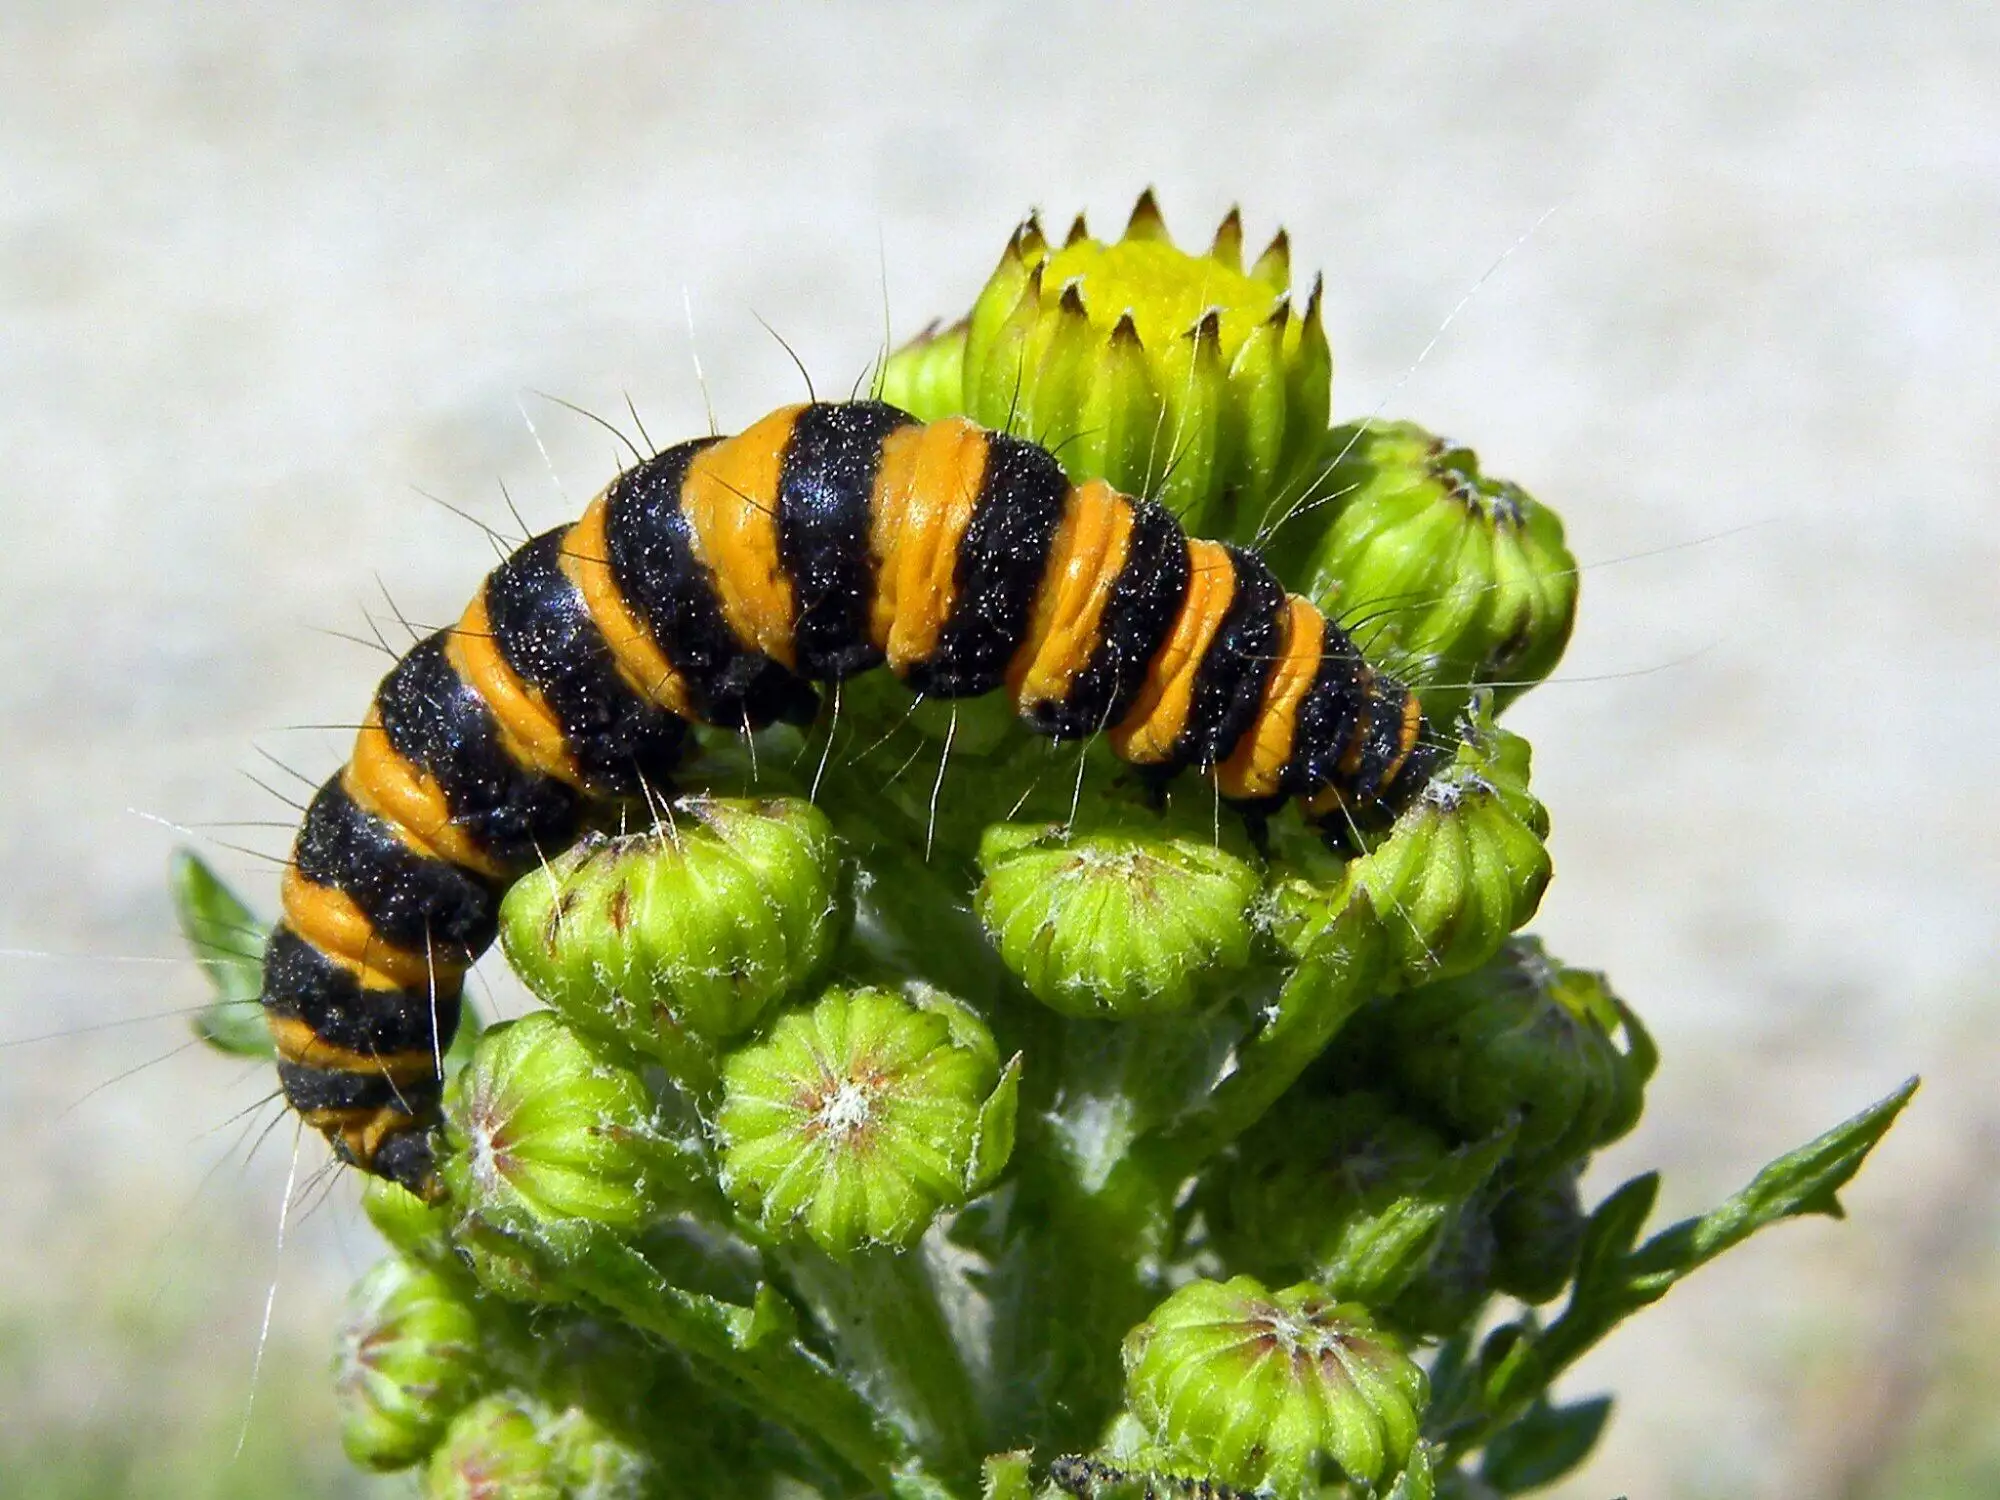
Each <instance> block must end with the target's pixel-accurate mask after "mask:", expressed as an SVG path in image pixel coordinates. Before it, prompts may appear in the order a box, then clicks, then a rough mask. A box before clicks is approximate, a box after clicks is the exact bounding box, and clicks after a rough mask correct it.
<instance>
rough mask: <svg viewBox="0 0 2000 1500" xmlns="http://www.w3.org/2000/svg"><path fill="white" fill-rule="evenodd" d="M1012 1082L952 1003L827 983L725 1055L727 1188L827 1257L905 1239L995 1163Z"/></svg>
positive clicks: (1008, 1125) (1007, 1125)
mask: <svg viewBox="0 0 2000 1500" xmlns="http://www.w3.org/2000/svg"><path fill="white" fill-rule="evenodd" d="M1017 1076H1018V1075H1017V1073H1016V1071H1015V1066H1014V1065H1013V1064H1009V1065H1008V1068H1007V1070H1006V1072H1005V1074H1004V1076H1003V1075H1002V1072H1001V1069H1000V1066H999V1058H998V1054H997V1052H996V1050H995V1047H994V1044H993V1037H992V1034H991V1033H990V1032H988V1031H987V1029H986V1027H985V1025H984V1024H983V1023H981V1022H980V1020H979V1019H978V1018H977V1017H976V1016H974V1015H973V1014H972V1013H971V1011H969V1010H967V1009H966V1008H965V1007H964V1006H962V1005H960V1004H959V1003H958V1002H957V1001H955V1000H951V999H949V998H948V997H946V996H943V995H941V994H938V993H937V992H935V991H922V992H920V993H918V994H917V995H916V996H915V998H914V999H905V998H903V997H902V996H899V995H893V994H890V993H888V992H886V991H883V990H869V989H857V990H842V989H833V990H828V991H827V992H826V994H825V995H823V996H821V997H820V999H819V1001H818V1003H817V1004H815V1005H814V1006H812V1008H811V1009H809V1010H801V1011H795V1012H793V1013H792V1014H790V1015H786V1016H783V1017H781V1018H780V1019H779V1021H778V1023H777V1024H776V1025H775V1026H774V1027H772V1029H771V1032H770V1035H769V1036H768V1037H766V1038H765V1039H764V1040H762V1041H760V1042H757V1043H755V1044H753V1045H750V1046H747V1047H744V1048H742V1049H741V1050H739V1051H737V1052H735V1053H732V1054H731V1055H730V1057H729V1058H728V1060H727V1061H726V1062H725V1064H724V1066H723V1104H722V1110H721V1113H720V1115H719V1116H718V1117H717V1120H716V1131H717V1134H718V1136H719V1137H720V1139H721V1142H722V1148H723V1169H722V1180H723V1186H724V1187H725V1188H726V1189H727V1190H728V1192H729V1195H730V1197H731V1198H733V1199H734V1200H735V1202H736V1203H737V1205H738V1207H740V1208H741V1209H742V1210H743V1211H744V1212H745V1213H747V1214H750V1215H753V1216H754V1217H756V1218H757V1219H759V1220H760V1221H761V1222H762V1223H763V1225H764V1226H765V1228H767V1229H768V1230H770V1231H772V1232H773V1233H775V1234H779V1235H782V1236H788V1237H789V1236H794V1235H796V1236H803V1237H806V1238H810V1239H811V1240H812V1241H814V1242H815V1243H816V1244H818V1245H819V1246H820V1247H821V1248H822V1249H824V1250H826V1251H828V1252H829V1253H831V1254H836V1255H840V1254H845V1253H847V1252H849V1251H852V1250H854V1249H856V1248H857V1247H859V1246H861V1245H865V1244H881V1245H890V1246H899V1247H900V1246H905V1245H908V1244H910V1243H912V1242H913V1241H914V1240H916V1238H917V1237H918V1236H919V1235H921V1234H922V1233H923V1232H924V1230H925V1228H926V1227H927V1226H928V1225H929V1224H930V1222H931V1220H932V1218H933V1217H935V1216H936V1214H937V1213H938V1212H939V1210H941V1209H945V1208H953V1207H956V1206H957V1205H958V1204H960V1203H962V1202H964V1201H965V1199H966V1198H967V1197H969V1196H970V1195H971V1194H972V1193H974V1192H976V1191H978V1190H980V1189H981V1188H982V1187H983V1186H984V1185H985V1182H986V1181H987V1180H989V1179H990V1178H991V1177H992V1176H993V1175H994V1174H996V1173H997V1172H998V1170H999V1169H1000V1167H1001V1166H1003V1165H1004V1164H1005V1161H1006V1157H1007V1155H1008V1154H1009V1152H1010V1151H1011V1150H1012V1145H1013V1122H1014V1108H1015V1092H1016V1079H1017Z"/></svg>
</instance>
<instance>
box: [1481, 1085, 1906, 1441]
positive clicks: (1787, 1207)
mask: <svg viewBox="0 0 2000 1500" xmlns="http://www.w3.org/2000/svg"><path fill="white" fill-rule="evenodd" d="M1916 1090H1917V1080H1916V1079H1914V1078H1912V1079H1910V1080H1909V1081H1908V1082H1907V1083H1905V1084H1904V1085H1903V1086H1902V1087H1901V1088H1899V1089H1897V1090H1896V1091H1895V1092H1894V1093H1891V1094H1889V1095H1888V1096H1887V1097H1886V1098H1883V1099H1880V1100H1878V1101H1876V1102H1875V1103H1874V1104H1871V1105H1869V1106H1868V1108H1866V1109H1864V1110H1862V1111H1861V1113H1860V1114H1858V1115H1855V1116H1854V1117H1853V1118H1852V1119H1850V1120H1847V1121H1845V1122H1844V1123H1842V1124H1840V1125H1836V1126H1835V1127H1834V1128H1833V1129H1832V1130H1829V1131H1827V1132H1826V1134H1824V1135H1822V1136H1820V1137H1819V1138H1818V1139H1817V1140H1813V1141H1810V1142H1808V1143H1807V1144H1806V1145H1804V1146H1801V1147H1800V1148H1799V1149H1798V1150H1796V1151H1792V1152H1788V1153H1787V1154H1785V1155H1784V1156H1781V1157H1779V1158H1778V1159H1777V1160H1776V1161H1774V1162H1772V1163H1771V1164H1770V1165H1769V1166H1767V1167H1765V1168H1764V1170H1763V1171H1761V1172H1759V1173H1758V1174H1757V1175H1756V1177H1755V1178H1754V1179H1752V1181H1751V1182H1750V1184H1749V1186H1747V1187H1746V1188H1744V1189H1743V1191H1742V1192H1740V1193H1738V1194H1736V1195H1735V1196H1734V1197H1733V1198H1731V1199H1729V1200H1728V1201H1727V1202H1726V1203H1723V1204H1722V1205H1720V1206H1719V1207H1717V1208H1715V1209H1713V1210H1711V1211H1710V1212H1708V1213H1706V1214H1703V1215H1701V1216H1700V1217H1699V1218H1695V1219H1686V1220H1683V1221H1682V1222H1681V1223H1679V1224H1675V1225H1673V1226H1672V1227H1671V1228H1668V1229H1663V1230H1661V1231H1660V1233H1658V1234H1656V1235H1654V1236H1653V1237H1652V1238H1651V1239H1650V1240H1648V1241H1646V1243H1645V1244H1644V1245H1641V1246H1640V1247H1639V1248H1638V1249H1637V1250H1633V1249H1632V1248H1631V1246H1632V1243H1633V1241H1634V1240H1635V1239H1636V1238H1637V1237H1638V1234H1639V1230H1640V1229H1641V1228H1642V1227H1643V1226H1644V1224H1645V1221H1646V1216H1647V1215H1648V1214H1649V1213H1650V1212H1652V1207H1653V1200H1654V1198H1655V1196H1656V1195H1657V1193H1658V1191H1659V1179H1658V1177H1657V1175H1656V1174H1653V1173H1648V1174H1647V1175H1645V1176H1643V1177H1635V1178H1633V1179H1632V1180H1631V1181H1630V1182H1628V1183H1626V1184H1625V1185H1624V1186H1623V1187H1621V1188H1619V1189H1618V1191H1617V1192H1615V1193H1613V1194H1612V1195H1611V1196H1610V1197H1609V1198H1607V1199H1605V1200H1604V1202H1603V1203H1601V1204H1599V1205H1598V1208H1597V1211H1596V1212H1595V1213H1593V1214H1592V1215H1591V1216H1590V1224H1589V1227H1588V1228H1587V1230H1586V1232H1585V1236H1584V1244H1583V1253H1582V1255H1581V1257H1580V1258H1579V1263H1578V1268H1577V1276H1576V1290H1575V1291H1574V1293H1573V1294H1572V1295H1571V1298H1570V1303H1569V1306H1568V1307H1567V1308H1566V1309H1564V1311H1563V1315H1562V1316H1561V1317H1560V1318H1558V1319H1557V1320H1556V1321H1555V1323H1554V1324H1552V1325H1551V1326H1550V1327H1549V1328H1548V1330H1547V1331H1546V1332H1544V1333H1542V1334H1541V1335H1539V1336H1538V1337H1535V1338H1533V1339H1531V1340H1529V1339H1524V1340H1523V1341H1522V1346H1523V1347H1522V1349H1520V1350H1509V1351H1508V1353H1509V1354H1510V1355H1511V1354H1516V1353H1523V1354H1525V1352H1526V1351H1527V1350H1529V1349H1531V1350H1532V1353H1533V1354H1534V1356H1535V1357H1533V1358H1527V1357H1522V1358H1519V1359H1509V1360H1507V1361H1504V1362H1502V1361H1489V1360H1488V1359H1486V1357H1485V1354H1484V1352H1483V1351H1482V1361H1481V1362H1482V1365H1483V1366H1485V1367H1486V1369H1485V1372H1484V1379H1483V1383H1482V1401H1483V1405H1484V1407H1485V1410H1486V1412H1487V1413H1488V1419H1487V1422H1486V1424H1485V1427H1484V1430H1485V1431H1488V1432H1492V1431H1494V1430H1496V1429H1497V1428H1498V1426H1499V1425H1500V1424H1501V1423H1504V1422H1506V1421H1507V1420H1509V1418H1510V1417H1511V1416H1512V1414H1514V1413H1516V1412H1522V1411H1525V1410H1527V1409H1528V1404H1529V1403H1530V1402H1531V1401H1534V1400H1537V1399H1539V1398H1540V1397H1541V1395H1542V1393H1543V1392H1544V1391H1545V1390H1546V1389H1547V1387H1548V1385H1549V1383H1550V1382H1551V1381H1553V1380H1554V1379H1555V1378H1556V1376H1557V1375H1559V1374H1561V1373H1562V1371H1563V1370H1565V1369H1567V1368H1568V1367H1569V1366H1570V1365H1571V1364H1573V1363H1575V1362H1576V1360H1577V1359H1578V1358H1579V1357H1581V1356H1582V1355H1583V1354H1584V1352H1585V1351H1587V1350H1589V1349H1591V1348H1593V1347H1595V1346H1596V1345H1597V1344H1598V1343H1599V1342H1600V1341H1601V1340H1602V1339H1603V1338H1604V1337H1605V1335H1607V1334H1608V1333H1610V1332H1611V1330H1612V1329H1614V1328H1616V1327H1617V1326H1618V1325H1619V1324H1620V1323H1622V1322H1623V1321H1624V1320H1625V1319H1626V1318H1628V1317H1630V1316H1631V1315H1632V1314H1633V1313H1634V1312H1637V1311H1638V1310H1639V1309H1640V1308H1642V1307H1645V1306H1647V1305H1648V1304H1650V1303H1653V1302H1657V1301H1659V1300H1660V1298H1662V1297H1664V1296H1665V1295H1666V1294H1667V1293H1668V1291H1670V1290H1671V1289H1672V1288H1673V1286H1674V1284H1675V1283H1676V1282H1678V1281H1679V1280H1680V1279H1681V1278H1682V1277H1683V1276H1686V1275H1687V1274H1688V1273H1689V1272H1690V1271H1693V1270H1695V1269H1696V1268H1698V1267H1700V1266H1704V1265H1706V1264H1707V1263H1708V1262H1709V1261H1711V1260H1713V1259H1715V1257H1716V1256H1718V1255H1720V1254H1722V1252H1723V1251H1725V1250H1728V1249H1730V1248H1731V1247H1733V1246H1735V1245H1739V1244H1741V1243H1742V1242H1743V1241H1744V1240H1746V1239H1748V1238H1749V1237H1750V1236H1751V1235H1753V1234H1755V1233H1756V1232H1757V1231H1758V1230H1759V1229H1762V1228H1764V1227H1766V1226H1767V1225H1770V1224H1775V1223H1778V1222H1779V1221H1780V1220H1783V1219H1788V1218H1794V1217H1797V1216H1798V1215H1801V1214H1813V1213H1820V1214H1837V1213H1838V1211H1839V1199H1838V1198H1837V1197H1836V1194H1837V1193H1838V1192H1839V1190H1840V1189H1841V1188H1842V1187H1844V1186H1845V1185H1846V1184H1847V1182H1848V1180H1849V1179H1850V1178H1852V1177H1853V1176H1854V1174H1855V1173H1856V1172H1857V1171H1858V1170H1860V1167H1861V1163H1862V1162H1863V1161H1865V1160H1866V1159H1867V1157H1868V1153H1869V1152H1870V1151H1872V1150H1873V1149H1874V1148H1875V1143H1876V1142H1877V1141H1879V1140H1881V1139H1882V1136H1883V1134H1884V1133H1885V1132H1886V1131H1887V1130H1888V1129H1889V1127H1890V1125H1892V1124H1893V1123H1895V1119H1896V1116H1897V1115H1898V1114H1900V1113H1901V1112H1902V1110H1903V1106H1904V1105H1906V1104H1908V1103H1909V1102H1910V1096H1911V1095H1913V1094H1914V1093H1915V1092H1916ZM1505 1331H1506V1330H1504V1329H1503V1330H1500V1331H1499V1332H1497V1333H1496V1334H1495V1335H1494V1339H1497V1338H1498V1337H1499V1333H1504V1332H1505ZM1493 1342H1494V1340H1493V1339H1489V1340H1488V1347H1489V1349H1490V1348H1491V1347H1492V1345H1493ZM1477 1430H1478V1429H1473V1432H1474V1434H1476V1432H1477ZM1454 1441H1455V1443H1456V1444H1459V1445H1462V1447H1471V1446H1476V1436H1475V1437H1458V1438H1455V1440H1454Z"/></svg>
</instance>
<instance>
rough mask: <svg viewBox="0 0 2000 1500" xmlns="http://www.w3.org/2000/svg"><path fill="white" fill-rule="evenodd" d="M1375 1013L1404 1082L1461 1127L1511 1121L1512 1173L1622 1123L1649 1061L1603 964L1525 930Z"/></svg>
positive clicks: (1591, 1141)
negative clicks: (1477, 962) (1596, 969)
mask: <svg viewBox="0 0 2000 1500" xmlns="http://www.w3.org/2000/svg"><path fill="white" fill-rule="evenodd" d="M1382 1024H1383V1026H1384V1027H1385V1029H1386V1031H1387V1033H1388V1037H1389V1058H1390V1066H1391V1067H1392V1068H1393V1069H1394V1071H1395V1073H1396V1076H1397V1081H1398V1082H1399V1083H1400V1085H1401V1086H1402V1088H1403V1090H1404V1092H1405V1093H1407V1094H1409V1095H1410V1096H1412V1097H1414V1098H1417V1099H1420V1100H1422V1101H1423V1102H1424V1104H1426V1105H1428V1106H1429V1107H1430V1108H1431V1109H1432V1110H1433V1111H1435V1112H1436V1113H1437V1114H1438V1115H1439V1116H1441V1117H1442V1118H1443V1119H1445V1120H1448V1121H1449V1122H1450V1123H1451V1124H1452V1125H1453V1126H1454V1127H1455V1128H1456V1129H1458V1130H1460V1131H1462V1132H1463V1133H1464V1134H1465V1135H1466V1136H1467V1137H1469V1138H1475V1139H1476V1138H1480V1137H1484V1136H1487V1135H1491V1134H1493V1133H1494V1132H1497V1131H1500V1130H1504V1129H1507V1128H1509V1127H1510V1126H1511V1127H1513V1128H1514V1129H1515V1132H1516V1134H1515V1144H1514V1151H1515V1162H1516V1165H1517V1168H1518V1169H1519V1170H1520V1171H1521V1172H1523V1173H1530V1174H1531V1173H1534V1172H1536V1171H1538V1170H1541V1169H1543V1168H1551V1167H1556V1166H1560V1165H1562V1164H1565V1163H1573V1162H1575V1161H1577V1160H1578V1159H1580V1158H1581V1157H1583V1156H1584V1155H1585V1154H1587V1153H1588V1152H1590V1151H1593V1150H1595V1149H1596V1148H1597V1147H1599V1146H1602V1145H1605V1144H1606V1143H1608V1142H1610V1141H1613V1140H1616V1139H1617V1138H1618V1137H1619V1136H1621V1135H1623V1134H1624V1133H1625V1132H1626V1131H1628V1130H1630V1129H1631V1128H1632V1126H1633V1125H1634V1124H1635V1123H1637V1121H1638V1118H1639V1109H1640V1103H1641V1095H1642V1093H1643V1091H1644V1088H1645V1083H1646V1079H1647V1077H1648V1076H1649V1074H1650V1073H1651V1071H1652V1047H1651V1044H1650V1042H1649V1041H1648V1040H1647V1039H1646V1038H1645V1036H1644V1033H1643V1032H1642V1031H1641V1030H1640V1029H1639V1028H1638V1025H1637V1021H1636V1018H1634V1017H1633V1016H1632V1014H1631V1012H1630V1011H1629V1010H1627V1009H1626V1008H1625V1007H1624V1006H1623V1004H1622V1003H1621V1002H1620V1001H1619V1000H1618V998H1617V997H1616V996H1615V995H1613V994H1612V993H1611V990H1610V988H1609V986H1608V985H1607V984H1606V983H1605V979H1604V976H1603V975H1602V974H1594V973H1590V972H1587V971H1585V970H1582V969H1570V968H1565V967H1564V966H1563V965H1562V964H1560V963H1558V962H1557V961H1556V960H1555V959H1553V958H1551V957H1550V956H1549V954H1548V953H1547V951H1546V950H1544V949H1543V947H1542V944H1541V942H1540V940H1539V939H1537V938H1532V937H1519V938H1515V939H1513V940H1512V941H1510V942H1509V943H1508V944H1507V945H1506V947H1505V948H1504V949H1503V950H1502V952H1501V953H1500V954H1499V956H1498V957H1496V958H1495V959H1494V960H1493V961H1492V962H1491V963H1489V964H1487V965H1486V966H1485V967H1484V968H1481V969H1479V970H1477V971H1475V972H1473V973H1470V974H1466V975H1464V976H1462V977H1459V978H1455V979H1448V980H1444V981H1441V982H1439V983H1436V984H1429V985H1425V986H1423V987H1422V988H1421V989H1416V990H1413V991H1411V992H1410V993H1409V994H1407V995H1403V996H1400V997H1398V998H1397V999H1396V1000H1394V1001H1392V1002H1389V1003H1388V1004H1387V1005H1385V1006H1384V1008H1383V1010H1382ZM1621 1033H1622V1034H1623V1036H1624V1038H1625V1040H1626V1045H1625V1046H1624V1047H1620V1045H1619V1042H1618V1038H1619V1036H1620V1034H1621Z"/></svg>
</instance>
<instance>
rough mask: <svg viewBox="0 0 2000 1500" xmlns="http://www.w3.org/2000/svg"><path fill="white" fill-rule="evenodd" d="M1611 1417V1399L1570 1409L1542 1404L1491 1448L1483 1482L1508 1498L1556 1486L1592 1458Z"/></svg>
mask: <svg viewBox="0 0 2000 1500" xmlns="http://www.w3.org/2000/svg"><path fill="white" fill-rule="evenodd" d="M1610 1416H1611V1398H1610V1397H1609V1396H1597V1397H1593V1398H1592V1399H1591V1400H1588V1401H1576V1402H1572V1403H1571V1404H1570V1405H1568V1406H1551V1405H1550V1404H1549V1403H1548V1402H1547V1401H1546V1400H1543V1401H1537V1402H1536V1403H1535V1404H1534V1405H1533V1406H1531V1407H1529V1408H1528V1410H1527V1412H1526V1413H1525V1414H1524V1415H1523V1416H1522V1417H1521V1418H1520V1419H1519V1420H1518V1421H1516V1422H1514V1423H1513V1424H1512V1425H1511V1426H1508V1427H1505V1428H1503V1429H1502V1430H1501V1431H1500V1432H1499V1433H1497V1434H1496V1435H1495V1436H1494V1438H1493V1440H1492V1441H1491V1442H1489V1443H1488V1444H1487V1445H1486V1453H1485V1456H1484V1457H1483V1458H1482V1459H1481V1461H1480V1465H1479V1477H1480V1478H1482V1479H1484V1480H1485V1481H1486V1482H1487V1483H1488V1484H1490V1485H1492V1486H1493V1488H1495V1489H1496V1490H1498V1491H1500V1493H1501V1494H1503V1495H1519V1494H1522V1493H1524V1492H1526V1491H1528V1490H1534V1489H1540V1488H1541V1487H1542V1486H1543V1485H1546V1484H1554V1483H1555V1482H1556V1481H1557V1480H1558V1479H1560V1478H1562V1477H1563V1475H1565V1474H1567V1473H1569V1472H1570V1470H1572V1469H1574V1468H1575V1467H1576V1466H1577V1465H1578V1464H1580V1463H1582V1462H1583V1461H1584V1460H1585V1459H1586V1458H1588V1457H1589V1456H1590V1451H1591V1449H1593V1448H1595V1447H1596V1446H1597V1440H1598V1438H1599V1437H1600V1436H1602V1435H1603V1432H1604V1424H1605V1422H1606V1421H1607V1420H1608V1419H1609V1418H1610Z"/></svg>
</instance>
